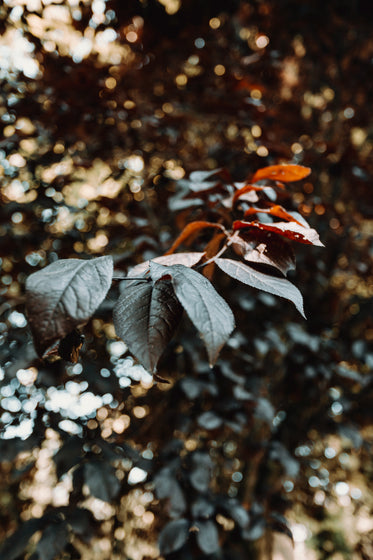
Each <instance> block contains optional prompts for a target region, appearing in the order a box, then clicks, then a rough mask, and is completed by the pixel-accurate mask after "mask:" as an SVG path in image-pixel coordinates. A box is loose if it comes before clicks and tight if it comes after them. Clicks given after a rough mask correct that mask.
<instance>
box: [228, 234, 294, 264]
mask: <svg viewBox="0 0 373 560" xmlns="http://www.w3.org/2000/svg"><path fill="white" fill-rule="evenodd" d="M231 240H232V247H233V249H234V251H235V252H236V253H237V254H238V255H240V256H241V257H243V258H244V259H245V261H249V262H255V263H258V264H265V265H269V266H274V267H275V268H277V269H278V270H280V271H281V272H282V273H283V274H287V272H288V271H289V270H294V269H295V255H294V251H293V248H292V247H291V246H290V244H289V243H288V242H287V241H286V240H285V239H282V238H281V237H279V236H278V235H275V234H273V233H269V232H264V231H260V230H257V229H255V230H239V231H237V232H236V233H235V234H234V235H233V236H232V237H231Z"/></svg>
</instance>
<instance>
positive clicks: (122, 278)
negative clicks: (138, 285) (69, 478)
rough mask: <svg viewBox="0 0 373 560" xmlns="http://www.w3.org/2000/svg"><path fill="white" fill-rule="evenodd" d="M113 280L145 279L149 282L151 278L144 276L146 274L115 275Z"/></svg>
mask: <svg viewBox="0 0 373 560" xmlns="http://www.w3.org/2000/svg"><path fill="white" fill-rule="evenodd" d="M113 280H143V281H144V282H149V280H150V278H144V276H113Z"/></svg>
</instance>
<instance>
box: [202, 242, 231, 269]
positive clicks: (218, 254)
mask: <svg viewBox="0 0 373 560" xmlns="http://www.w3.org/2000/svg"><path fill="white" fill-rule="evenodd" d="M232 243H233V239H232V238H230V239H228V241H227V243H225V244H224V245H223V247H222V248H221V249H220V251H218V252H217V253H216V255H214V256H213V257H211V258H210V259H208V260H207V261H206V262H204V263H202V264H199V265H198V266H197V267H196V268H203V267H204V266H206V265H208V264H210V263H212V262H214V260H215V259H217V258H218V257H220V255H222V254H223V253H225V251H226V250H227V249H228V247H229V246H230V245H231V244H232Z"/></svg>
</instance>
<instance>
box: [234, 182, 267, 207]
mask: <svg viewBox="0 0 373 560" xmlns="http://www.w3.org/2000/svg"><path fill="white" fill-rule="evenodd" d="M236 185H237V183H236ZM255 192H258V193H259V192H263V193H264V194H266V195H267V197H268V198H269V200H272V201H273V200H276V198H277V193H276V191H275V189H273V188H272V187H266V186H258V185H252V184H251V183H249V184H244V185H243V186H242V187H240V188H239V189H238V190H237V191H236V192H235V193H234V195H233V199H232V203H233V204H234V203H235V202H236V200H238V199H241V200H247V201H248V202H251V203H255V202H257V201H258V200H259V197H258V195H256V196H250V194H251V193H255Z"/></svg>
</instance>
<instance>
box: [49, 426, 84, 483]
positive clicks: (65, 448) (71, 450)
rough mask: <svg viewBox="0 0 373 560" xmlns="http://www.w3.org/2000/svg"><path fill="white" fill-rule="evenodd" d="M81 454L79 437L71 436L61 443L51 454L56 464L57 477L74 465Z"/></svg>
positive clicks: (78, 461)
mask: <svg viewBox="0 0 373 560" xmlns="http://www.w3.org/2000/svg"><path fill="white" fill-rule="evenodd" d="M82 455H83V449H82V440H81V439H80V438H79V437H76V436H72V437H70V439H68V440H67V441H66V443H64V444H63V445H62V447H61V448H60V449H59V450H58V451H57V453H56V454H55V455H54V456H53V461H54V462H55V465H56V471H57V477H58V478H60V477H61V476H62V475H63V474H65V473H66V472H67V471H69V470H70V469H71V468H72V467H75V465H77V464H78V463H80V460H81V458H82Z"/></svg>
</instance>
